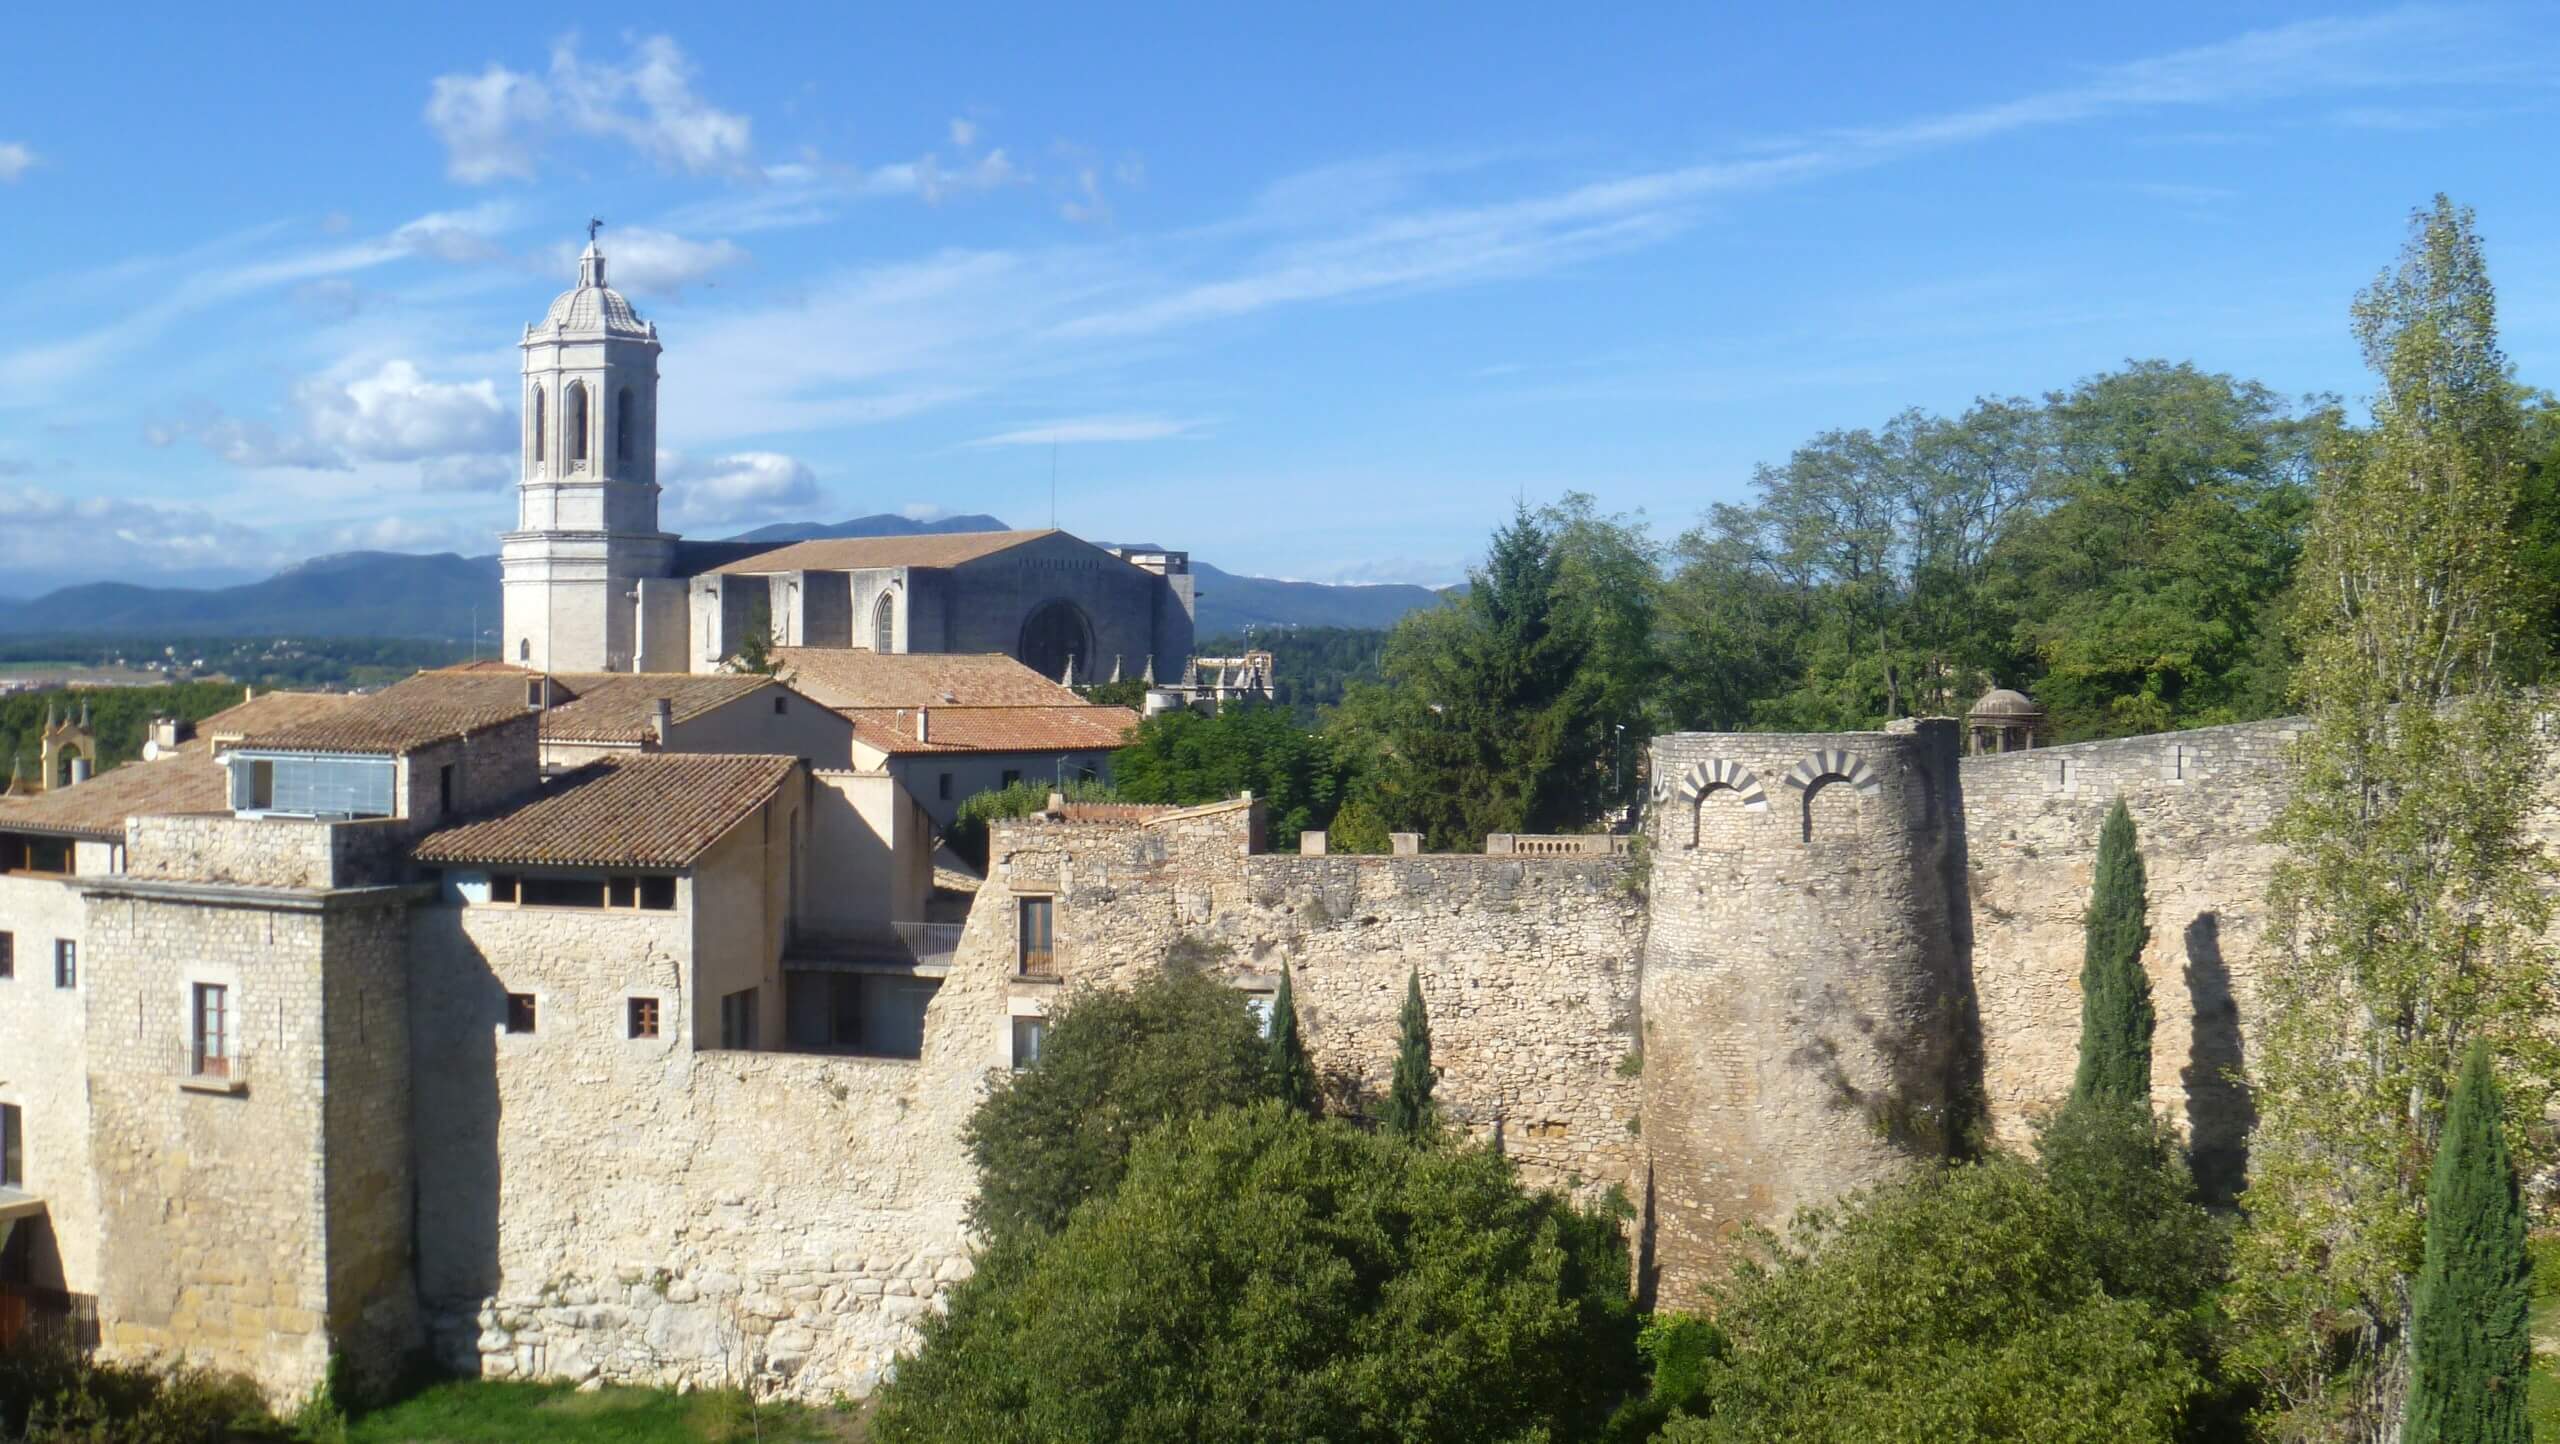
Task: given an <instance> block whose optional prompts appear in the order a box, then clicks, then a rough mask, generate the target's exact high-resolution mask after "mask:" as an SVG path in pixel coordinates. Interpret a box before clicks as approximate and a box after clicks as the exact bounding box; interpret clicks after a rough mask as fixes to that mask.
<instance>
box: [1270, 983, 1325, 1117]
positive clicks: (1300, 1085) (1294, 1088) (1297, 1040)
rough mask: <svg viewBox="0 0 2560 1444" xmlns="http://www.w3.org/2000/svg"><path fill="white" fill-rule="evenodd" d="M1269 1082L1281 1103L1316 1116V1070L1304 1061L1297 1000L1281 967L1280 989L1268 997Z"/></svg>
mask: <svg viewBox="0 0 2560 1444" xmlns="http://www.w3.org/2000/svg"><path fill="white" fill-rule="evenodd" d="M1271 1082H1272V1086H1273V1088H1274V1090H1275V1091H1276V1092H1277V1093H1278V1094H1279V1097H1280V1101H1281V1102H1283V1103H1286V1104H1288V1105H1289V1106H1290V1107H1291V1108H1294V1109H1296V1110H1298V1111H1299V1112H1301V1113H1304V1114H1306V1115H1308V1116H1309V1117H1313V1116H1314V1115H1315V1113H1316V1112H1317V1107H1316V1070H1315V1065H1314V1064H1312V1063H1310V1062H1308V1061H1307V1043H1306V1040H1305V1039H1304V1038H1302V1037H1300V1036H1298V1003H1297V999H1296V997H1295V996H1293V995H1292V994H1291V992H1290V989H1289V970H1288V969H1286V968H1282V969H1281V970H1280V991H1279V992H1278V993H1277V994H1275V995H1274V996H1273V997H1272V999H1271Z"/></svg>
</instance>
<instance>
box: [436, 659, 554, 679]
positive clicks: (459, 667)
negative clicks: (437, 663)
mask: <svg viewBox="0 0 2560 1444" xmlns="http://www.w3.org/2000/svg"><path fill="white" fill-rule="evenodd" d="M430 670H433V671H437V672H511V673H514V674H515V675H516V676H519V677H524V676H530V675H532V673H533V669H532V668H531V667H519V666H517V665H516V664H515V663H513V662H509V661H506V660H504V659H503V658H498V657H474V658H473V659H471V660H470V661H468V662H456V663H454V664H452V665H451V666H447V667H436V668H432V669H430Z"/></svg>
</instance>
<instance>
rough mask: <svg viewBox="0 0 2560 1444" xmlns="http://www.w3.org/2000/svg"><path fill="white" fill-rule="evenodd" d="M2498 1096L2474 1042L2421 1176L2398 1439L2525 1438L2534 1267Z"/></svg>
mask: <svg viewBox="0 0 2560 1444" xmlns="http://www.w3.org/2000/svg"><path fill="white" fill-rule="evenodd" d="M2506 1111H2507V1110H2506V1100H2505V1099H2504V1098H2503V1097H2502V1096H2501V1095H2500V1093H2499V1090H2498V1076H2497V1072H2496V1070H2495V1069H2494V1068H2492V1067H2491V1065H2490V1062H2489V1047H2488V1045H2487V1044H2486V1043H2483V1042H2478V1041H2474V1042H2473V1043H2472V1045H2471V1051H2470V1053H2469V1054H2468V1055H2467V1056H2466V1057H2465V1058H2464V1060H2463V1064H2462V1081H2461V1082H2459V1083H2457V1084H2456V1085H2455V1086H2454V1090H2453V1101H2452V1102H2450V1103H2448V1104H2446V1105H2445V1112H2444V1135H2443V1137H2442V1138H2440V1139H2439V1140H2438V1141H2437V1144H2436V1166H2435V1173H2434V1175H2433V1177H2431V1178H2430V1179H2429V1180H2428V1183H2427V1253H2426V1262H2425V1263H2424V1264H2422V1265H2420V1267H2419V1269H2418V1287H2417V1293H2416V1300H2415V1303H2414V1304H2413V1306H2412V1309H2411V1313H2410V1317H2409V1338H2410V1344H2409V1353H2410V1362H2411V1365H2412V1369H2411V1375H2410V1382H2409V1422H2408V1427H2407V1428H2406V1429H2405V1430H2404V1431H2403V1432H2402V1434H2401V1436H2400V1438H2401V1441H2402V1444H2530V1441H2531V1440H2532V1438H2533V1430H2532V1426H2531V1425H2530V1424H2529V1423H2527V1422H2526V1419H2525V1379H2526V1376H2527V1374H2528V1373H2529V1372H2530V1371H2531V1370H2532V1368H2533V1340H2532V1337H2531V1336H2530V1335H2529V1334H2528V1333H2527V1332H2526V1327H2525V1315H2526V1312H2527V1311H2528V1310H2529V1309H2530V1308H2531V1307H2532V1304H2533V1265H2532V1261H2531V1259H2530V1258H2529V1256H2528V1255H2527V1254H2526V1253H2525V1247H2524V1201H2523V1199H2522V1198H2521V1197H2519V1196H2518V1194H2517V1190H2516V1170H2515V1165H2514V1163H2513V1162H2512V1161H2510V1160H2509V1158H2508V1156H2507V1129H2506Z"/></svg>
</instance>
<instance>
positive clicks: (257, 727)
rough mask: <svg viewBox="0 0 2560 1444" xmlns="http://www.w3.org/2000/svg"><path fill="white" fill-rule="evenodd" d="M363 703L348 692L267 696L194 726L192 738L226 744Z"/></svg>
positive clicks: (220, 713) (275, 693) (299, 723)
mask: <svg viewBox="0 0 2560 1444" xmlns="http://www.w3.org/2000/svg"><path fill="white" fill-rule="evenodd" d="M363 700H364V699H363V698H361V697H358V696H357V695H356V694H354V693H352V692H267V693H264V694H261V695H259V696H256V697H252V698H250V699H249V700H248V701H246V702H243V703H241V704H240V705H238V706H236V707H231V708H226V709H225V710H223V711H220V712H216V713H214V714H213V715H212V716H210V717H207V718H205V719H204V720H203V721H201V722H198V723H197V724H196V735H197V736H198V737H202V738H204V739H206V740H207V741H210V742H213V743H216V744H229V743H233V742H237V741H239V740H240V739H241V738H243V737H247V736H249V735H251V734H253V733H270V732H281V731H283V730H285V729H286V728H288V727H299V726H301V725H302V724H303V723H305V722H317V721H320V720H322V719H323V718H328V717H335V716H337V715H338V714H339V713H340V712H343V711H345V710H346V709H347V708H348V707H349V706H351V705H353V704H355V703H357V702H361V701H363Z"/></svg>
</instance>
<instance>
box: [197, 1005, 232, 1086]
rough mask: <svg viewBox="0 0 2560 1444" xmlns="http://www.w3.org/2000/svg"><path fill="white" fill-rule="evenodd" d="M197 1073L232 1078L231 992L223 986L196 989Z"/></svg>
mask: <svg viewBox="0 0 2560 1444" xmlns="http://www.w3.org/2000/svg"><path fill="white" fill-rule="evenodd" d="M194 1051H195V1073H196V1076H197V1077H199V1078H228V1077H230V1076H231V990H230V989H229V988H226V987H224V986H222V985H221V984H219V983H198V984H196V986H195V1040H194Z"/></svg>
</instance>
